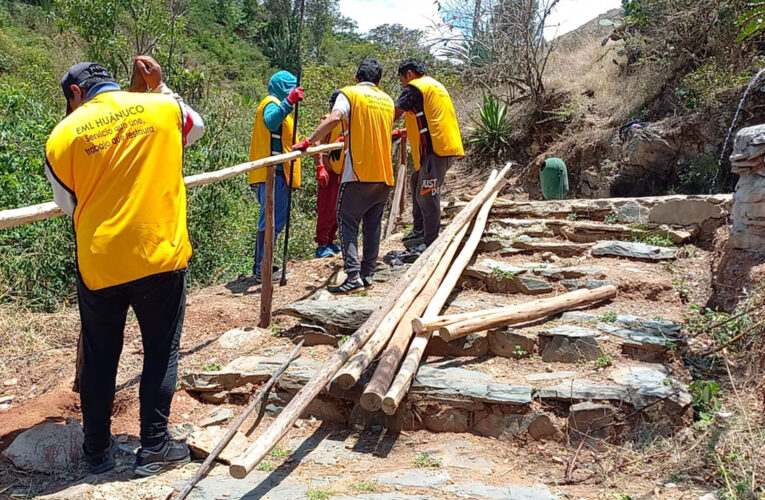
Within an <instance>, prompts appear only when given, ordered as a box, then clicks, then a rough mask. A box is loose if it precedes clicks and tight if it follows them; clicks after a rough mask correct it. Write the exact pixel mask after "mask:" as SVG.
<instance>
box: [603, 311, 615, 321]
mask: <svg viewBox="0 0 765 500" xmlns="http://www.w3.org/2000/svg"><path fill="white" fill-rule="evenodd" d="M618 317H619V315H618V314H616V313H615V312H613V311H612V312H607V313H603V314H601V316H600V320H601V321H604V322H606V323H614V322H615V321H616V320H617V319H618Z"/></svg>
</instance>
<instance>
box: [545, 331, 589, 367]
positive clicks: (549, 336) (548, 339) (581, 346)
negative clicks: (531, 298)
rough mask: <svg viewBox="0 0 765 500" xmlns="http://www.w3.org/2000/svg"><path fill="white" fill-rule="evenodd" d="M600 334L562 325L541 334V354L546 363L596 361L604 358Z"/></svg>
mask: <svg viewBox="0 0 765 500" xmlns="http://www.w3.org/2000/svg"><path fill="white" fill-rule="evenodd" d="M597 337H598V332H597V331H595V330H590V329H588V328H581V327H578V326H570V325H562V326H556V327H555V328H550V329H548V330H543V331H541V332H539V352H540V353H541V355H542V360H543V361H545V362H546V363H553V362H558V363H577V362H579V361H583V360H584V361H594V360H596V359H598V358H599V357H601V356H603V351H602V350H601V349H600V346H599V345H598V340H597Z"/></svg>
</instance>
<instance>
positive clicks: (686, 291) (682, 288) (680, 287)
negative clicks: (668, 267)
mask: <svg viewBox="0 0 765 500" xmlns="http://www.w3.org/2000/svg"><path fill="white" fill-rule="evenodd" d="M672 286H673V287H674V288H675V290H676V291H677V294H678V295H680V300H682V301H683V302H688V300H690V298H691V289H690V288H688V286H686V284H685V278H677V279H676V280H675V281H673V282H672Z"/></svg>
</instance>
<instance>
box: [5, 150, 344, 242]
mask: <svg viewBox="0 0 765 500" xmlns="http://www.w3.org/2000/svg"><path fill="white" fill-rule="evenodd" d="M342 148H343V143H341V142H336V143H332V144H323V145H320V146H315V147H312V148H308V149H307V150H305V151H293V152H291V153H286V154H282V155H277V156H270V157H268V158H263V159H260V160H256V161H249V162H246V163H241V164H239V165H236V166H233V167H229V168H224V169H222V170H217V171H215V172H204V173H201V174H196V175H190V176H187V177H184V179H183V181H184V183H185V184H186V187H187V188H192V187H197V186H204V185H205V184H212V183H213V182H220V181H222V180H225V179H230V178H232V177H236V176H237V175H240V174H243V173H246V172H249V171H251V170H256V169H259V168H266V167H272V166H275V165H278V164H280V163H283V162H285V161H291V160H294V159H296V158H300V157H302V156H310V155H315V154H319V153H325V152H327V151H334V150H336V149H342ZM60 215H65V214H64V211H63V210H61V209H60V208H58V205H56V204H55V203H54V202H52V201H50V202H47V203H41V204H39V205H32V206H28V207H22V208H12V209H9V210H2V211H0V229H8V228H11V227H16V226H22V225H24V224H30V223H32V222H37V221H41V220H45V219H50V218H51V217H58V216H60Z"/></svg>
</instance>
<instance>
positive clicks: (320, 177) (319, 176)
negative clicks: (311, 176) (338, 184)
mask: <svg viewBox="0 0 765 500" xmlns="http://www.w3.org/2000/svg"><path fill="white" fill-rule="evenodd" d="M316 182H317V183H318V184H319V187H322V188H325V187H327V186H329V172H327V167H325V166H324V165H323V164H321V163H319V164H318V165H316Z"/></svg>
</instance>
